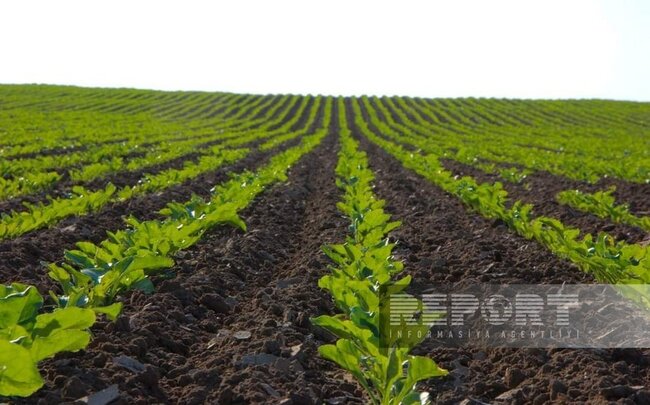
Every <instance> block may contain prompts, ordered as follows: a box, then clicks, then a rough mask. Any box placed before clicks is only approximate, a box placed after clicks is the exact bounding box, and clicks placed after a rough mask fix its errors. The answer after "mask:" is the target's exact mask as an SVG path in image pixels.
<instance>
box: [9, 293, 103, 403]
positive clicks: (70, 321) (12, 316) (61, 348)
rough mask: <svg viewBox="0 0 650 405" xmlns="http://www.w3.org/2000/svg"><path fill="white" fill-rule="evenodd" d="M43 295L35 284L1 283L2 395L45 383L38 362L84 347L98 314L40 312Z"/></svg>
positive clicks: (78, 310) (32, 389) (76, 310)
mask: <svg viewBox="0 0 650 405" xmlns="http://www.w3.org/2000/svg"><path fill="white" fill-rule="evenodd" d="M42 305H43V298H42V297H41V295H40V294H39V293H38V291H36V289H35V288H34V287H32V286H27V285H23V284H19V283H14V284H11V285H0V396H22V397H25V396H29V395H31V394H32V393H34V392H35V391H36V390H38V389H39V388H40V387H41V386H42V385H43V379H42V378H41V376H40V374H39V371H38V368H37V365H38V362H39V361H41V360H44V359H47V358H49V357H52V356H54V355H56V354H57V353H60V352H75V351H78V350H81V349H84V348H85V347H86V346H87V345H88V343H89V342H90V333H89V332H88V330H87V329H88V328H90V327H91V326H92V325H93V324H94V323H95V313H94V312H93V311H92V310H89V309H82V308H62V309H56V310H54V311H53V312H50V313H45V314H40V315H39V314H38V312H39V310H40V309H41V307H42Z"/></svg>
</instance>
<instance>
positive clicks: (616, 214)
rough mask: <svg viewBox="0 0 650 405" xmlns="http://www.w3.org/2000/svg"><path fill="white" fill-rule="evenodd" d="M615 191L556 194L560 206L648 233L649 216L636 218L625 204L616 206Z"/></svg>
mask: <svg viewBox="0 0 650 405" xmlns="http://www.w3.org/2000/svg"><path fill="white" fill-rule="evenodd" d="M615 191H616V188H615V187H612V188H610V189H609V190H607V191H597V192H595V193H593V194H590V193H584V192H582V191H580V190H567V191H562V192H560V193H558V195H557V200H558V202H560V203H561V204H566V205H569V206H571V207H573V208H575V209H577V210H580V211H584V212H589V213H592V214H594V215H596V216H598V217H600V218H606V219H611V220H612V221H614V222H617V223H621V224H627V225H632V226H636V227H638V228H641V229H644V230H646V231H649V232H650V216H645V217H637V216H635V215H633V214H632V213H631V212H630V208H629V207H628V205H627V204H621V205H618V204H616V199H615V198H614V196H613V195H612V194H613V193H614V192H615Z"/></svg>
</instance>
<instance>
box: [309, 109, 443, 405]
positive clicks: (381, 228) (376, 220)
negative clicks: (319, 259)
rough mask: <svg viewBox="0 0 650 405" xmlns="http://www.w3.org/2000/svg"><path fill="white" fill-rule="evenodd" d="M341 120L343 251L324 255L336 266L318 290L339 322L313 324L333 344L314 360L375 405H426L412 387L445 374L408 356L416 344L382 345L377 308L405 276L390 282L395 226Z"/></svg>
mask: <svg viewBox="0 0 650 405" xmlns="http://www.w3.org/2000/svg"><path fill="white" fill-rule="evenodd" d="M340 103H341V104H339V108H342V102H341V101H340ZM341 111H342V110H341ZM339 117H340V118H339V119H340V127H341V129H340V131H341V137H340V139H341V144H342V146H341V152H340V154H339V155H340V158H339V161H338V165H337V167H336V174H337V185H338V187H340V188H341V189H342V190H343V191H344V197H343V201H342V202H340V203H339V204H338V205H337V206H338V208H339V210H340V211H341V212H343V213H344V214H345V215H346V216H347V217H348V218H349V219H350V222H351V225H350V235H349V236H348V237H347V239H346V242H345V243H344V244H340V245H328V246H325V247H323V251H324V252H325V253H326V254H327V256H328V257H329V258H330V259H331V260H332V261H333V262H334V266H332V267H331V274H328V275H326V276H323V277H322V278H321V279H320V280H319V283H318V285H319V287H321V288H323V289H325V290H327V291H328V292H329V293H330V295H331V296H332V298H333V299H334V302H335V304H336V306H337V307H338V309H339V310H340V311H341V314H339V315H334V316H328V315H322V316H319V317H317V318H314V319H312V323H313V324H314V325H317V326H319V327H322V328H324V329H326V330H328V331H329V332H331V333H332V334H334V335H335V336H337V337H338V338H339V339H338V340H337V342H336V344H335V345H324V346H321V347H320V348H319V352H320V354H321V355H322V356H323V357H324V358H326V359H328V360H331V361H333V362H335V363H336V364H338V365H339V366H340V367H342V368H344V369H345V370H347V371H348V372H350V373H351V374H352V375H353V376H354V377H355V379H356V380H357V381H358V382H359V384H360V385H361V386H362V387H363V388H364V389H365V391H366V393H367V394H368V397H369V398H370V401H371V402H372V403H373V404H415V403H418V404H419V403H428V402H429V398H428V394H427V393H419V392H417V390H416V387H415V386H416V384H417V382H418V381H421V380H424V379H427V378H432V377H439V376H443V375H445V374H447V372H446V371H445V370H443V369H441V368H440V367H438V366H437V365H436V363H435V362H434V361H433V360H431V359H429V358H426V357H420V356H412V355H409V354H408V353H409V351H410V350H411V349H412V348H413V347H414V346H415V345H416V344H418V343H419V340H417V339H416V340H411V341H408V340H399V341H397V340H395V341H392V342H391V341H388V339H387V338H386V336H388V333H387V331H386V325H385V322H384V323H382V321H381V316H382V307H383V303H385V302H386V301H387V300H388V298H389V296H390V294H391V293H397V292H400V291H402V290H403V289H405V288H406V287H407V286H408V285H409V283H410V277H409V276H407V277H404V278H402V279H399V280H397V281H395V280H394V278H395V276H397V274H399V272H401V271H402V268H403V265H402V263H401V262H398V261H395V260H394V259H393V256H392V250H393V248H394V246H395V245H394V244H392V243H389V241H388V239H387V234H388V232H390V231H391V230H393V229H395V228H397V227H398V226H399V225H400V223H399V222H390V215H388V214H386V213H385V212H384V210H383V205H384V201H382V200H377V199H376V197H375V196H374V194H373V192H372V181H373V179H374V177H373V174H372V172H371V170H370V169H369V168H368V162H367V157H366V155H365V153H363V152H360V151H359V150H358V144H357V143H356V141H355V140H354V139H353V138H352V137H351V136H350V132H349V129H348V128H347V124H346V120H345V116H344V114H340V115H339ZM425 329H426V327H425Z"/></svg>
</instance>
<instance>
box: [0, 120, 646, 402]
mask: <svg viewBox="0 0 650 405" xmlns="http://www.w3.org/2000/svg"><path fill="white" fill-rule="evenodd" d="M334 112H335V115H336V109H335V111H334ZM334 122H336V119H335V120H334ZM337 132H338V131H337V128H331V131H330V134H329V135H328V136H327V138H326V139H325V140H324V141H323V143H322V144H321V145H320V146H318V147H317V148H316V149H315V150H314V151H313V152H311V153H309V154H308V155H306V156H304V157H303V158H302V159H301V160H300V161H299V162H298V163H297V164H296V165H295V166H294V167H293V168H292V169H291V171H290V173H289V181H288V182H286V183H284V184H278V185H276V186H274V187H271V188H270V189H268V190H266V191H265V192H264V193H263V194H262V195H261V196H260V197H259V198H258V199H257V200H256V201H255V202H254V203H253V204H252V205H251V206H249V207H248V208H247V209H246V210H245V211H244V212H243V213H242V218H243V219H244V220H245V222H246V223H247V225H248V231H247V232H246V233H244V232H242V231H240V230H236V229H233V228H228V227H221V228H218V229H215V230H213V231H211V232H209V233H208V234H206V236H205V237H204V238H203V239H202V240H201V242H199V243H197V244H196V245H195V246H193V247H192V248H190V249H188V250H186V251H184V252H182V253H181V254H179V255H178V256H177V258H176V266H175V267H174V271H175V272H176V274H177V276H176V277H175V278H173V279H168V280H162V279H160V280H155V281H156V282H155V284H156V292H155V293H153V294H151V295H144V294H142V293H138V292H135V293H130V294H129V295H127V296H126V297H125V298H124V301H125V310H124V312H123V314H122V315H121V316H120V318H119V319H118V320H117V321H116V322H113V323H111V322H106V321H100V322H98V323H97V324H96V325H95V326H94V327H93V329H92V331H93V334H94V339H93V341H92V343H91V345H90V346H89V347H88V349H87V350H85V351H82V352H78V353H72V354H64V355H59V356H57V357H56V358H55V359H52V360H48V361H46V362H44V363H43V365H42V370H43V374H44V378H45V380H46V385H45V387H43V389H41V390H40V391H38V392H37V393H36V394H35V395H34V396H33V397H31V398H29V399H28V400H16V401H11V402H16V403H42V404H51V403H62V402H74V401H76V400H79V399H80V398H82V397H85V396H87V395H90V394H93V393H96V392H98V391H101V390H102V389H105V388H107V387H109V386H112V385H117V388H118V390H119V399H118V400H117V401H116V402H115V403H120V404H151V403H170V404H175V403H183V404H203V403H215V404H249V403H269V404H276V403H281V404H284V405H289V404H296V405H297V404H322V403H326V404H332V405H334V404H347V403H363V402H364V396H363V393H362V391H361V389H360V388H359V386H358V385H357V384H356V383H355V382H354V380H353V379H352V378H351V377H350V376H348V375H347V374H346V373H345V372H343V371H342V370H341V369H339V368H338V367H337V366H335V365H334V364H333V363H330V362H328V361H325V360H323V359H322V358H320V357H319V355H318V353H317V348H318V347H319V346H320V345H322V344H324V343H331V342H332V341H333V339H332V337H331V336H329V335H328V334H327V333H325V332H323V331H322V330H319V329H317V328H314V327H313V326H312V325H311V324H310V322H309V319H310V317H314V316H317V315H321V314H332V313H334V312H335V308H334V306H333V305H332V302H331V298H330V297H329V296H328V295H327V294H326V293H324V292H323V291H321V290H320V289H319V288H318V284H317V283H318V279H319V278H320V277H321V276H322V275H324V274H326V273H327V272H328V269H327V266H328V264H329V261H328V259H327V258H326V257H325V255H324V254H323V253H322V251H321V246H322V245H323V244H327V243H340V242H342V241H343V240H344V238H345V235H346V233H347V221H346V219H345V218H342V216H341V214H340V213H339V212H338V211H337V209H336V203H337V202H338V201H339V200H340V198H341V193H340V190H339V189H337V187H336V184H335V178H334V168H335V165H336V161H337V151H338V148H339V145H338V138H337V136H338V135H337ZM353 132H354V134H355V136H357V138H358V139H359V140H360V141H361V145H362V148H363V149H364V150H366V151H367V153H368V156H369V159H370V164H371V168H372V169H373V170H374V172H375V174H376V181H375V184H376V193H377V194H378V196H379V197H380V198H382V199H385V200H386V201H387V204H386V211H387V212H389V213H391V214H392V215H393V218H394V219H396V220H400V221H402V226H401V227H400V228H398V229H397V230H396V231H394V232H393V233H392V235H391V237H392V238H393V239H394V240H395V241H397V243H398V246H397V249H396V251H395V253H396V255H397V257H398V258H399V259H400V260H403V261H404V263H405V272H406V273H407V274H410V275H412V276H413V279H414V282H413V283H412V285H411V286H410V290H409V292H412V293H416V294H417V293H421V292H423V291H425V290H426V289H427V288H429V287H431V286H433V285H446V286H467V285H471V284H476V283H526V284H532V283H547V284H552V283H563V282H566V283H593V282H594V280H593V278H591V277H590V276H589V275H587V274H584V273H582V272H581V271H580V270H578V268H577V267H576V266H574V265H572V264H571V263H569V262H567V261H564V260H560V259H558V258H556V257H554V256H552V255H550V254H549V253H548V251H547V250H545V249H544V248H543V247H541V246H540V245H538V244H536V243H534V242H531V241H527V240H524V239H522V238H520V237H518V236H516V235H515V234H513V233H512V232H511V231H509V230H508V229H507V228H506V227H505V226H504V225H503V224H500V223H499V222H492V221H488V220H485V219H483V218H481V217H480V216H478V215H476V214H473V213H469V212H468V211H467V209H466V208H465V207H464V206H463V205H462V204H461V203H460V202H459V201H458V200H457V199H456V198H454V197H452V196H449V195H447V194H445V193H444V192H443V191H441V190H440V189H438V188H436V187H435V186H433V185H431V184H430V183H428V182H427V181H426V180H425V179H423V178H421V177H419V176H417V175H416V174H414V173H413V172H410V171H408V170H407V169H404V168H403V166H402V165H401V164H400V163H399V162H398V161H396V160H395V159H394V158H392V157H391V156H390V155H388V154H387V153H386V152H384V151H382V150H380V149H379V148H377V147H376V146H374V145H373V144H371V143H370V142H368V141H367V140H365V139H364V138H362V137H360V136H359V134H358V133H357V131H353ZM262 157H264V156H261V155H253V157H251V158H249V159H247V160H245V161H243V162H240V163H238V164H237V165H235V167H229V168H224V169H223V170H221V171H218V172H215V173H211V174H208V175H205V176H202V177H201V178H199V179H197V180H196V181H193V182H190V184H185V185H182V186H178V187H175V188H173V189H170V190H169V191H166V192H164V193H161V194H157V195H152V196H148V197H143V198H141V199H137V200H134V201H132V202H129V203H128V204H125V205H124V206H121V205H116V206H112V207H109V208H107V209H106V210H103V211H101V212H99V213H97V214H93V215H88V216H85V217H80V218H76V219H70V220H67V221H64V222H63V223H61V224H60V225H59V226H57V227H55V228H52V229H49V230H45V231H42V232H37V233H32V234H28V235H25V236H23V237H21V238H18V239H16V240H13V241H6V242H2V243H0V277H1V278H2V279H3V280H20V281H23V282H29V283H33V284H36V285H38V286H39V288H40V289H41V290H42V291H43V292H44V291H47V289H48V288H51V287H52V285H51V284H50V282H49V281H48V280H47V278H46V277H45V272H44V270H43V268H42V267H41V266H40V264H39V262H40V261H56V260H60V259H61V257H62V256H61V255H62V252H63V250H64V249H66V248H70V247H72V245H73V243H74V242H75V241H78V240H91V241H94V242H97V241H98V240H101V239H102V238H103V236H104V234H105V231H106V230H113V229H119V228H120V227H121V224H122V222H121V217H122V216H124V215H126V214H128V213H133V214H134V215H136V216H138V217H140V218H147V217H148V216H149V217H153V216H152V215H155V214H151V213H152V212H155V211H156V210H157V209H159V208H162V207H163V206H164V205H165V203H166V202H167V201H170V200H174V199H176V200H180V201H182V200H184V199H186V198H187V197H189V196H190V195H191V193H198V194H201V195H207V193H208V192H209V188H210V187H211V186H212V185H213V184H215V183H217V182H219V181H221V180H223V179H225V176H226V173H227V171H230V170H241V169H243V168H245V167H255V166H256V165H258V164H260V163H259V162H260V161H261V160H263V159H261V158H262ZM456 169H458V170H460V169H461V168H460V167H456ZM536 181H539V182H543V181H545V180H544V179H543V178H540V179H538V180H536ZM549 181H550V180H549ZM549 187H551V186H549ZM531 198H533V197H531ZM534 198H535V199H536V206H539V207H540V211H541V212H543V210H544V209H548V210H549V212H551V213H552V212H553V211H552V210H555V209H556V208H557V207H555V206H553V207H552V208H548V207H547V206H546V205H545V201H548V200H545V199H546V198H547V196H544V195H537V196H534ZM547 204H553V203H552V202H550V201H548V202H547ZM545 207H546V208H545ZM590 220H591V219H590ZM615 229H617V230H620V232H623V233H624V232H625V231H626V230H625V229H623V228H615ZM416 351H417V353H418V354H426V355H429V356H432V357H433V358H434V359H435V360H436V361H437V362H438V363H439V364H440V365H441V366H442V367H444V368H446V369H448V370H449V371H450V375H449V376H447V377H445V378H442V379H436V380H430V381H427V382H426V383H425V384H424V385H425V387H426V388H427V389H428V390H429V391H430V392H431V393H432V396H433V398H434V399H435V402H436V403H442V404H455V403H464V404H474V403H475V404H482V403H512V404H528V403H532V404H543V403H548V402H553V401H554V402H556V403H569V402H575V403H603V404H604V403H610V401H616V402H617V403H625V404H627V403H636V404H648V403H650V388H649V386H648V385H649V383H650V351H649V350H577V349H571V350H570V349H553V350H547V349H485V350H478V349H476V350H474V349H451V348H447V349H441V348H439V347H434V346H432V345H430V344H427V343H426V342H425V343H424V344H423V345H421V346H420V347H418V348H417V349H416ZM463 401H464V402H463Z"/></svg>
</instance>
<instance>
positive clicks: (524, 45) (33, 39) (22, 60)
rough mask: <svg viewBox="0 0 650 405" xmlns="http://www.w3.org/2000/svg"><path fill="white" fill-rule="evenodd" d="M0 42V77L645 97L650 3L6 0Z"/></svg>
mask: <svg viewBox="0 0 650 405" xmlns="http://www.w3.org/2000/svg"><path fill="white" fill-rule="evenodd" d="M0 38H1V39H0V45H1V47H0V83H50V84H75V85H81V86H103V87H138V88H152V89H164V90H211V91H232V92H244V93H302V94H306V93H311V94H334V95H339V94H344V95H353V94H354V95H358V94H376V95H382V94H388V95H393V94H396V95H412V96H424V97H464V96H477V97H478V96H484V97H517V98H583V97H597V98H612V99H628V100H645V101H650V80H649V79H650V78H649V77H648V76H649V73H650V1H649V0H539V1H526V0H510V1H501V0H491V1H487V0H483V1H481V0H477V1H470V0H447V1H436V0H429V1H408V0H401V1H397V0H395V1H392V2H387V1H379V0H373V1H368V0H346V1H341V0H328V1H320V2H316V1H310V0H302V1H282V0H280V1H278V0H276V1H272V0H267V1H246V0H231V1H188V0H185V1H176V2H170V1H144V0H131V1H122V0H111V1H92V0H84V1H67V0H59V1H52V0H47V1H33V0H14V1H3V2H1V3H0Z"/></svg>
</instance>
